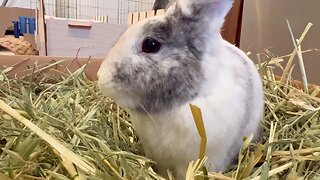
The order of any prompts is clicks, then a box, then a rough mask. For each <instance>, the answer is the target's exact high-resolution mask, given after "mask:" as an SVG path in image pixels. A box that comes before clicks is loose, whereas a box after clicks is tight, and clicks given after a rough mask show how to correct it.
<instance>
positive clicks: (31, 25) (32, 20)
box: [28, 17, 36, 34]
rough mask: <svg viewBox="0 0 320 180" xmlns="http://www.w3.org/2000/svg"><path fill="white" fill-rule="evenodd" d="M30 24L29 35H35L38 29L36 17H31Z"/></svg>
mask: <svg viewBox="0 0 320 180" xmlns="http://www.w3.org/2000/svg"><path fill="white" fill-rule="evenodd" d="M28 23H29V34H34V31H35V29H36V19H35V18H34V17H29V18H28Z"/></svg>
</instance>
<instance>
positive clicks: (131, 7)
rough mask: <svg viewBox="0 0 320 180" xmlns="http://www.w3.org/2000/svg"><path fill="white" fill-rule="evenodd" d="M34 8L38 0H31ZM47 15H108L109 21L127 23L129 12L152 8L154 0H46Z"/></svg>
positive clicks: (92, 16) (84, 17)
mask: <svg viewBox="0 0 320 180" xmlns="http://www.w3.org/2000/svg"><path fill="white" fill-rule="evenodd" d="M30 1H31V5H32V7H33V8H35V7H36V5H37V2H38V1H37V0H30ZM44 3H45V9H46V15H48V16H55V17H62V18H71V19H86V20H91V19H94V18H95V17H96V16H108V20H109V23H113V24H114V23H116V24H125V23H126V22H127V18H128V13H130V12H138V11H146V10H150V9H152V5H153V0H45V1H44Z"/></svg>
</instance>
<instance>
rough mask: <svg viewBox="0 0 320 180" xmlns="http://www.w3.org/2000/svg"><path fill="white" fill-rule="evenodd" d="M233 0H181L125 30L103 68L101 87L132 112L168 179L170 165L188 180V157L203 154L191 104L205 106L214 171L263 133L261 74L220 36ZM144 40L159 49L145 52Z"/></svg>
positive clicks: (148, 149) (147, 148)
mask: <svg viewBox="0 0 320 180" xmlns="http://www.w3.org/2000/svg"><path fill="white" fill-rule="evenodd" d="M206 3H210V4H206ZM212 4H213V5H212ZM231 4H232V1H231V0H185V1H183V0H180V1H179V0H178V1H177V2H174V3H173V5H171V6H170V8H169V9H168V10H167V12H166V14H165V15H162V16H157V17H153V18H150V19H147V20H145V21H142V22H139V23H138V24H136V25H133V26H132V27H130V28H128V30H127V31H126V32H125V33H124V34H123V35H122V36H121V38H120V39H119V41H118V42H117V43H116V44H115V45H114V47H113V48H112V49H111V51H110V52H109V54H108V56H107V58H106V60H105V61H104V62H103V63H102V65H101V67H100V69H99V72H98V77H99V80H98V83H99V86H100V88H101V91H102V92H103V93H104V94H105V95H106V96H108V97H111V98H113V99H115V100H116V101H117V102H118V103H119V104H120V105H122V106H124V107H127V108H128V109H129V111H130V113H131V116H132V123H133V126H134V128H135V130H136V132H137V134H138V136H139V138H140V139H141V141H142V143H143V146H144V150H145V153H146V156H147V157H149V158H151V159H153V160H154V161H155V162H156V163H157V170H158V172H159V173H160V174H162V175H164V176H165V175H166V173H167V172H166V171H167V169H169V170H170V171H172V172H173V174H174V176H175V177H176V178H177V179H183V178H184V177H185V175H186V171H187V167H188V164H189V162H191V161H192V160H196V159H197V158H198V153H199V147H200V137H199V134H198V131H197V129H196V125H195V123H194V120H193V116H192V113H191V110H190V107H189V103H191V104H194V105H197V106H198V107H200V108H201V111H202V116H203V120H204V125H205V128H206V133H207V147H206V156H207V157H208V160H207V162H206V164H207V165H208V167H209V170H211V171H225V170H226V168H227V167H228V166H229V165H230V164H231V163H232V162H233V161H234V160H236V158H237V154H238V152H239V150H240V148H241V144H242V139H243V137H244V136H249V135H251V134H253V135H254V137H255V138H258V137H259V123H260V119H261V118H262V114H263V91H262V83H261V80H260V77H259V74H258V72H257V70H256V68H255V66H254V64H253V62H252V61H251V60H250V59H249V58H248V57H247V56H246V54H245V53H244V52H242V51H241V50H240V49H238V48H237V47H235V46H233V45H231V44H230V43H228V42H227V41H225V40H223V39H222V37H221V35H220V28H221V26H222V23H223V20H224V16H225V15H226V13H227V12H228V10H229V9H230V7H231ZM209 10H210V11H209ZM194 13H198V14H197V16H196V17H191V16H190V15H194ZM208 17H209V18H208ZM193 18H198V19H196V20H195V19H193ZM211 21H212V22H211ZM209 22H210V23H209ZM179 23H181V24H179ZM147 37H154V38H155V39H156V40H158V41H159V43H161V44H162V45H161V48H159V50H158V49H157V42H158V41H155V42H154V41H152V42H153V43H152V45H151V48H150V47H148V46H147V48H142V49H141V46H142V44H143V46H144V42H146V38H147ZM147 44H148V43H147ZM149 44H150V43H149ZM155 47H156V48H155ZM145 51H147V52H145ZM154 51H155V52H154ZM150 52H151V53H150Z"/></svg>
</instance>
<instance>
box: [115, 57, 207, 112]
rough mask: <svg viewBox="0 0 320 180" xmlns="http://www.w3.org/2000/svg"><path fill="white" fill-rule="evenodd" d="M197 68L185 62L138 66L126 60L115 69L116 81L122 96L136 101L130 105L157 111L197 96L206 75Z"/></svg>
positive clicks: (138, 110)
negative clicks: (129, 63)
mask: <svg viewBox="0 0 320 180" xmlns="http://www.w3.org/2000/svg"><path fill="white" fill-rule="evenodd" d="M176 59H179V58H176ZM179 60H180V59H179ZM181 60H182V59H181ZM184 61H185V60H184ZM172 64H175V63H171V65H172ZM197 68H200V67H199V66H195V65H193V64H192V63H190V64H185V63H184V64H183V63H182V62H181V64H180V63H179V62H176V65H173V66H169V65H168V63H164V62H158V63H157V62H144V63H143V64H140V65H137V64H136V65H135V66H132V65H128V64H125V63H123V64H122V65H120V66H119V67H118V68H117V69H116V72H115V74H114V76H113V83H114V84H116V86H117V87H118V89H121V92H122V93H121V95H122V96H124V97H126V98H119V99H126V100H127V101H128V97H129V99H130V100H131V101H135V103H134V104H135V106H132V104H133V103H131V107H128V106H127V107H128V108H130V109H132V110H134V111H137V112H139V113H153V114H156V113H160V112H163V111H168V110H170V109H172V108H173V107H175V106H179V105H181V104H185V103H186V102H188V101H190V100H192V99H193V98H194V97H196V96H197V95H198V91H199V88H200V83H201V81H202V79H203V75H202V71H201V70H200V69H197ZM119 96H120V94H119ZM115 100H116V101H117V99H115Z"/></svg>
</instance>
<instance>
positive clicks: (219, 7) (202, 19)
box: [168, 0, 233, 30]
mask: <svg viewBox="0 0 320 180" xmlns="http://www.w3.org/2000/svg"><path fill="white" fill-rule="evenodd" d="M232 4H233V0H177V1H176V2H175V3H173V4H172V5H171V7H170V8H169V9H168V11H171V12H179V13H181V15H182V17H184V18H189V19H193V21H194V22H197V23H198V24H197V25H200V26H201V25H203V26H210V27H211V28H214V29H217V30H220V28H221V27H222V25H223V22H224V18H225V16H226V15H227V13H228V12H229V10H230V9H231V7H232ZM190 23H192V21H191V22H190ZM199 23H200V24H199ZM201 23H202V24H201Z"/></svg>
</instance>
